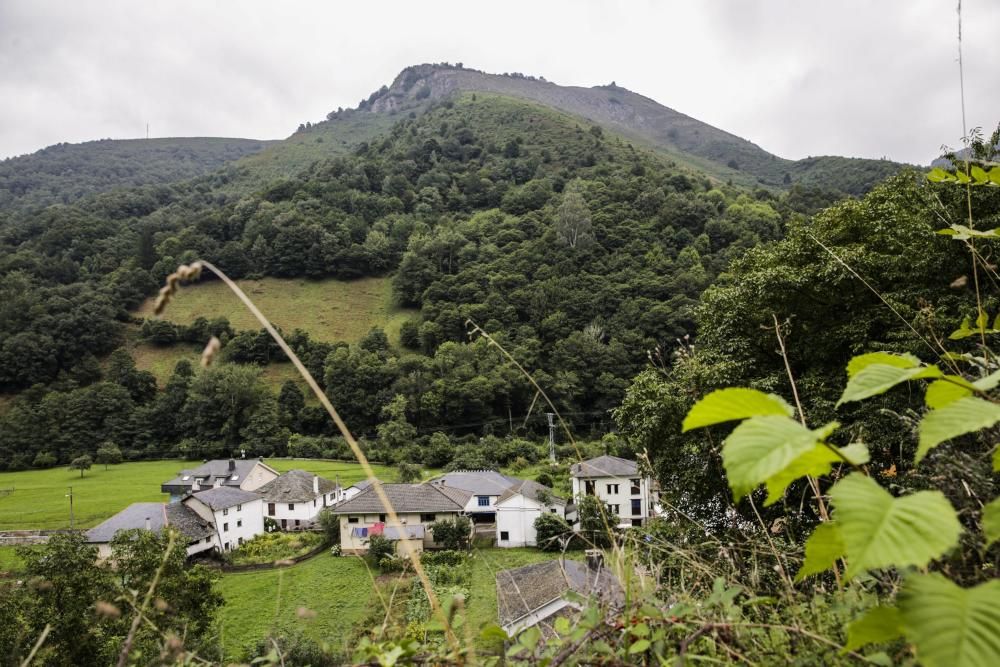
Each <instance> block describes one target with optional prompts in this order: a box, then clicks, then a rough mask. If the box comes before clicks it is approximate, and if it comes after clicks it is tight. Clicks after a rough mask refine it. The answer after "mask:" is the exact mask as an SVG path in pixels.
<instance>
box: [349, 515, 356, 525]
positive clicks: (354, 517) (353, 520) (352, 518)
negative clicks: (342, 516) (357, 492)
mask: <svg viewBox="0 0 1000 667" xmlns="http://www.w3.org/2000/svg"><path fill="white" fill-rule="evenodd" d="M357 522H358V517H356V516H349V517H347V523H357Z"/></svg>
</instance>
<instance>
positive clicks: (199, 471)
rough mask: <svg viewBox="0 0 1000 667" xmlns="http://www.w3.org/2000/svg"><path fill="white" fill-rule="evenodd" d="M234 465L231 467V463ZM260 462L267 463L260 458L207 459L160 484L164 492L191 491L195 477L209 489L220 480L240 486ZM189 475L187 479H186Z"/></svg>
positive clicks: (229, 484) (223, 482)
mask: <svg viewBox="0 0 1000 667" xmlns="http://www.w3.org/2000/svg"><path fill="white" fill-rule="evenodd" d="M230 463H232V465H233V467H232V469H230V467H229V465H230ZM258 463H260V464H261V465H266V464H264V463H263V462H262V461H260V460H259V459H216V460H214V461H206V462H205V463H203V464H202V465H200V466H198V467H197V468H193V469H191V470H181V472H180V474H179V475H177V477H175V478H173V479H172V480H170V481H168V482H164V483H163V484H161V485H160V490H161V491H163V493H174V494H179V493H184V492H186V491H190V490H191V487H192V485H193V483H194V480H195V478H197V479H199V480H200V484H201V488H203V489H207V488H209V487H211V486H214V485H215V481H216V480H219V481H220V482H221V483H222V484H223V486H239V485H240V484H242V483H243V480H245V479H246V478H247V476H248V475H249V474H250V472H251V471H252V470H253V469H254V466H256V465H257V464H258ZM185 477H187V479H185Z"/></svg>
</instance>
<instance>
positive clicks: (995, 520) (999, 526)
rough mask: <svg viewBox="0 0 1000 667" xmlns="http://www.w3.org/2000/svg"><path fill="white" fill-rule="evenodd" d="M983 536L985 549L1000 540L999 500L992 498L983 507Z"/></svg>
mask: <svg viewBox="0 0 1000 667" xmlns="http://www.w3.org/2000/svg"><path fill="white" fill-rule="evenodd" d="M983 534H984V535H986V546H987V547H989V546H990V545H991V544H993V543H994V542H996V541H997V540H1000V498H994V499H993V501H992V502H990V503H987V505H986V506H985V507H983Z"/></svg>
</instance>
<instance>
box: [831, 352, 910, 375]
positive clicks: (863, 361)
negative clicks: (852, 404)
mask: <svg viewBox="0 0 1000 667" xmlns="http://www.w3.org/2000/svg"><path fill="white" fill-rule="evenodd" d="M875 364H881V365H883V366H896V367H897V368H916V367H917V366H919V365H920V359H918V358H916V357H915V356H913V355H912V354H896V353H895V352H869V353H868V354H859V355H857V356H856V357H853V358H852V359H851V360H850V361H849V362H847V377H848V378H852V377H854V376H855V375H857V374H858V373H859V372H860V371H863V370H864V369H866V368H868V367H869V366H873V365H875Z"/></svg>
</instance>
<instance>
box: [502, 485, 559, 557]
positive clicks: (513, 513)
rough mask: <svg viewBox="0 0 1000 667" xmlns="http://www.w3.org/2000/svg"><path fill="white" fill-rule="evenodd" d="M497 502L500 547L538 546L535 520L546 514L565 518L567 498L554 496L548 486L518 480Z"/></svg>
mask: <svg viewBox="0 0 1000 667" xmlns="http://www.w3.org/2000/svg"><path fill="white" fill-rule="evenodd" d="M495 505H496V523H497V527H496V544H497V546H498V547H533V546H537V540H536V534H535V519H537V518H538V517H540V516H541V515H542V514H543V513H551V514H556V515H558V516H560V517H562V518H566V501H565V500H563V499H562V498H558V497H556V496H555V495H553V494H552V489H550V488H549V487H547V486H542V485H541V484H539V483H538V482H534V481H531V480H518V483H517V484H515V485H514V486H512V487H511V488H509V489H507V490H506V491H504V493H503V494H502V495H501V496H500V497H499V498H498V499H497V501H496V503H495Z"/></svg>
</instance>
